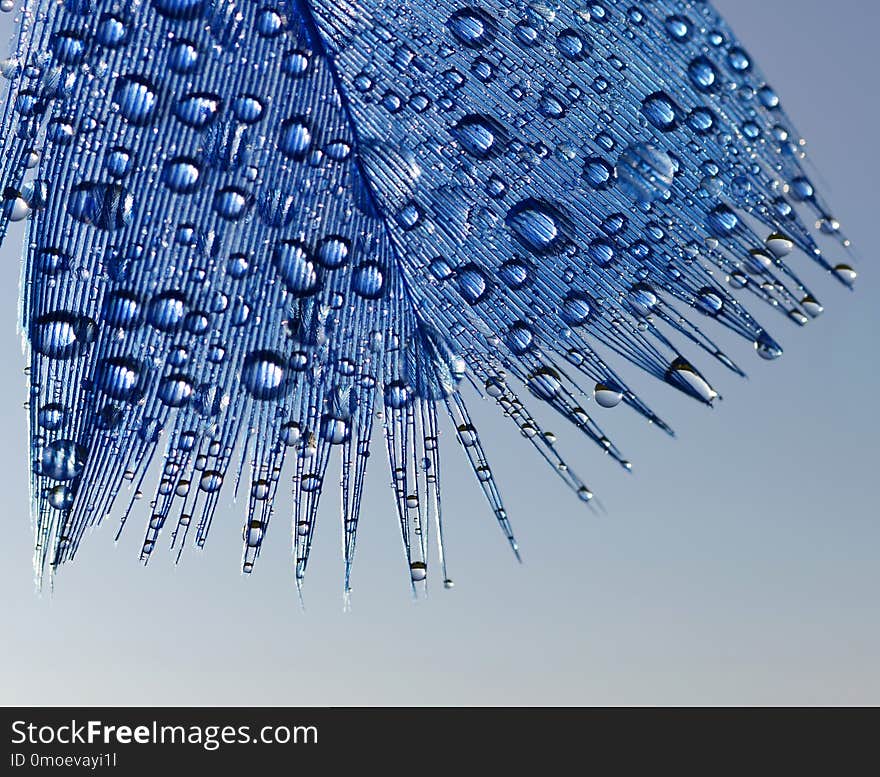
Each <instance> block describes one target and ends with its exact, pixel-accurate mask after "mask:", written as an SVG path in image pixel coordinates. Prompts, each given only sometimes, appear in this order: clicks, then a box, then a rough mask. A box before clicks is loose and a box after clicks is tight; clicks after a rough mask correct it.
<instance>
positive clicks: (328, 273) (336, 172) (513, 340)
mask: <svg viewBox="0 0 880 777" xmlns="http://www.w3.org/2000/svg"><path fill="white" fill-rule="evenodd" d="M29 11H30V12H29V13H28V14H26V15H22V17H21V19H20V34H19V36H18V37H17V40H16V44H15V50H14V52H13V54H12V56H11V57H10V58H9V59H7V60H6V61H4V62H3V63H2V72H3V74H4V75H5V76H6V77H7V79H8V80H9V84H10V87H9V91H8V96H7V99H6V103H5V107H4V113H3V119H2V128H3V155H2V180H3V187H4V189H3V197H4V203H3V211H2V219H0V230H2V232H0V234H2V235H5V232H6V229H7V225H8V222H9V221H10V220H18V219H24V218H26V219H27V238H26V257H25V267H24V283H23V291H22V294H23V306H22V321H21V325H22V330H23V332H24V333H25V335H26V338H27V342H28V343H29V357H28V358H29V359H30V381H31V395H30V403H29V413H30V427H31V444H32V449H31V455H32V459H33V468H32V480H31V489H32V494H33V509H34V514H35V526H36V555H35V564H36V568H37V571H38V573H40V574H42V572H43V570H44V569H45V568H47V567H49V568H53V569H54V568H55V567H57V566H58V565H59V564H62V563H63V562H65V561H68V560H70V559H71V558H73V556H74V555H75V553H76V550H77V548H78V546H79V544H80V541H81V539H82V537H83V534H84V532H85V530H86V529H87V528H88V527H89V526H91V525H93V524H95V523H97V522H99V521H101V520H102V519H103V518H105V517H106V516H108V515H109V514H110V513H111V511H112V509H113V508H114V506H115V505H116V504H117V503H118V501H119V497H120V491H121V490H123V488H127V490H129V491H133V492H134V494H135V496H136V495H137V494H139V493H140V491H141V489H142V488H149V489H155V493H154V496H153V498H152V499H151V502H150V503H151V517H150V520H149V524H148V526H147V528H146V531H145V534H144V542H143V548H142V559H143V560H144V561H146V560H147V559H149V557H150V555H151V553H152V552H153V549H154V547H155V545H156V543H157V542H158V541H159V539H160V536H161V535H162V534H163V530H164V533H166V534H170V537H171V544H172V546H173V547H174V548H176V549H177V552H178V555H179V553H180V551H181V549H182V548H183V546H184V544H185V542H186V541H187V540H188V539H194V541H195V544H197V545H199V546H202V545H204V543H205V541H206V539H207V536H208V533H209V529H210V526H211V520H212V516H213V515H214V512H215V509H216V506H217V502H218V499H219V498H220V494H221V493H228V492H230V491H233V492H234V493H236V494H239V493H246V494H247V496H246V499H247V503H248V506H247V510H246V516H245V521H244V526H243V537H244V551H243V562H242V563H243V570H244V571H245V572H251V570H252V569H253V567H254V564H255V562H256V560H257V558H258V557H259V555H260V549H261V547H262V543H263V540H264V537H265V535H266V532H267V529H268V526H269V523H270V520H271V519H272V517H273V500H274V497H275V494H276V490H277V488H278V486H279V483H282V482H286V480H287V479H288V478H290V480H291V482H292V486H293V491H294V497H295V498H294V505H295V507H294V515H293V525H294V549H293V553H294V563H295V571H296V579H297V584H298V585H299V584H301V581H302V579H303V577H304V574H305V571H306V566H307V563H308V558H309V549H310V545H311V541H312V537H313V533H314V529H315V520H316V516H317V507H318V500H319V497H320V495H321V493H322V491H323V490H324V478H325V472H326V468H327V464H328V461H329V459H330V456H331V454H334V449H338V451H339V454H338V455H341V458H342V484H341V488H342V521H343V532H344V560H345V585H346V589H347V588H348V586H349V583H350V574H351V564H352V560H353V558H354V553H355V540H356V534H357V524H358V516H359V512H360V505H361V498H362V493H363V483H364V472H365V469H366V463H367V459H368V456H369V453H370V446H371V442H372V439H373V437H374V435H373V422H374V419H375V418H376V417H377V416H378V417H380V418H381V419H382V427H383V432H384V440H385V445H386V448H387V452H388V458H389V462H390V467H391V473H392V480H393V488H394V493H395V497H396V501H397V510H398V517H399V520H400V528H401V532H402V536H403V540H404V545H405V548H406V564H407V565H408V568H409V574H410V577H411V580H412V584H413V586H422V585H423V584H424V582H423V581H425V580H426V578H427V572H428V558H429V550H430V548H429V545H432V544H435V545H436V546H437V548H438V549H439V561H440V565H441V574H442V579H443V580H444V581H445V583H446V584H447V585H451V581H450V580H449V578H448V575H447V572H446V569H445V555H444V549H443V543H442V519H441V510H440V505H441V489H440V457H439V451H438V437H439V435H440V427H441V418H440V416H442V415H444V414H445V415H448V416H449V417H450V418H451V419H452V423H453V424H454V427H455V429H456V433H457V437H458V440H459V442H460V443H461V446H462V448H463V450H464V452H465V454H466V455H467V457H468V460H469V462H470V464H471V467H472V469H473V471H474V473H475V475H476V477H477V478H478V480H479V483H480V485H481V487H482V489H483V491H484V493H485V495H486V498H487V500H488V501H489V504H490V507H491V510H492V511H493V512H494V514H495V517H496V519H497V521H498V523H499V525H500V526H501V529H502V531H503V532H504V534H505V536H506V537H507V539H508V541H509V542H510V544H511V546H512V547H513V549H514V551H516V541H515V539H514V535H513V531H512V528H511V525H510V521H509V519H508V514H507V511H506V509H505V507H504V505H503V502H502V499H501V495H500V492H499V489H498V487H497V485H496V483H495V480H494V478H493V475H492V471H491V469H490V466H489V464H488V461H487V458H486V454H485V452H484V450H483V446H482V442H481V440H480V437H479V435H478V433H477V430H476V429H475V427H474V425H473V422H472V420H471V418H470V416H469V413H468V409H467V406H466V403H465V394H466V393H468V392H470V393H477V394H482V395H485V396H488V397H490V398H492V399H493V400H494V401H495V402H497V404H498V405H499V406H500V408H501V410H502V411H503V412H504V414H505V416H506V417H508V418H509V419H510V420H511V422H513V423H515V424H516V425H517V427H518V428H519V429H520V431H521V432H522V434H523V436H524V438H525V439H526V440H527V441H528V442H529V443H530V444H531V445H532V446H533V447H534V448H535V450H536V453H537V454H538V455H539V456H541V457H542V458H543V459H544V460H546V462H547V463H548V464H549V465H550V466H551V467H552V468H553V470H554V471H555V472H557V473H558V475H559V476H560V478H561V479H562V480H563V481H564V482H565V483H566V485H568V486H569V487H570V488H571V489H572V490H573V491H574V492H575V493H576V494H577V495H578V496H579V497H580V499H581V500H583V501H584V502H587V503H589V502H590V500H591V498H592V491H591V490H590V488H589V487H588V486H587V485H586V483H585V482H584V481H583V480H582V479H581V477H580V476H579V475H577V474H576V472H575V471H574V469H573V468H572V467H571V466H569V464H568V462H566V461H564V460H563V459H562V457H561V456H560V454H559V453H558V451H557V449H556V447H555V445H554V440H553V437H552V435H550V434H549V433H547V432H545V430H544V429H542V427H541V425H540V424H539V422H538V421H537V420H536V419H535V416H534V415H533V414H532V411H531V410H530V409H529V407H530V406H531V407H534V406H536V405H539V404H545V405H549V406H550V407H552V408H553V409H554V410H556V411H557V412H558V413H559V414H560V415H562V416H563V417H564V418H565V419H566V420H567V421H569V422H570V425H571V426H572V427H574V428H575V429H576V430H578V431H580V432H581V433H582V434H583V435H585V436H586V437H587V438H589V439H590V440H591V441H593V442H594V443H595V444H596V445H597V446H598V448H599V449H600V451H601V452H602V453H603V454H605V455H608V456H610V457H612V458H613V459H615V460H617V461H618V462H619V463H620V464H621V465H622V466H624V467H626V468H629V462H628V461H627V460H626V459H625V458H624V456H623V454H622V452H621V451H620V450H619V449H618V447H617V446H616V445H615V444H614V443H613V442H611V440H610V439H609V437H608V436H607V435H606V434H605V432H604V431H603V429H602V428H601V426H600V424H599V419H602V420H603V421H604V415H605V414H606V413H607V412H608V409H609V408H612V407H614V406H616V405H619V404H623V405H628V406H629V407H631V408H632V409H633V410H635V411H636V412H637V413H640V414H641V415H642V416H644V417H645V418H646V419H647V420H648V421H650V422H651V423H653V424H654V425H656V426H658V427H659V428H661V429H663V430H665V431H667V432H671V429H670V428H669V426H668V425H667V424H666V423H665V422H664V421H663V420H662V419H661V418H660V416H659V415H657V414H656V413H655V411H654V410H652V409H651V408H650V407H649V406H648V404H647V403H646V402H645V400H644V399H643V398H642V396H641V394H640V393H637V392H636V390H635V389H634V388H631V387H630V386H629V385H628V384H627V383H626V382H625V381H624V380H623V378H622V377H621V376H620V374H619V373H618V371H617V370H616V368H615V367H614V366H613V365H614V364H615V363H620V362H621V361H625V362H630V363H632V364H635V365H637V366H638V367H640V368H641V369H642V370H643V371H644V372H645V373H649V374H650V375H653V376H654V377H655V378H657V379H659V380H660V381H661V382H664V383H666V384H669V385H671V386H673V387H675V388H677V389H679V390H681V391H683V392H684V393H686V394H688V395H689V396H691V397H693V398H695V399H696V400H698V401H701V402H704V403H707V404H711V403H712V402H713V401H714V400H715V399H716V398H717V396H718V394H717V391H716V390H715V389H714V388H713V387H712V386H711V385H710V383H709V382H708V381H707V379H706V378H705V377H704V376H703V375H702V373H701V372H700V370H699V369H698V367H697V366H696V362H697V360H698V358H700V357H702V358H709V359H714V360H716V361H718V362H720V363H721V364H722V365H724V367H726V368H728V369H729V370H731V371H733V372H734V373H737V374H744V371H743V369H742V368H741V367H739V366H738V365H737V364H736V363H735V362H734V361H733V359H732V357H731V356H729V355H727V354H726V353H723V352H722V351H721V350H720V348H719V346H718V345H716V343H715V342H714V341H713V340H712V338H711V336H710V333H709V332H708V331H704V328H703V322H706V321H708V320H710V319H711V320H714V321H713V322H709V326H707V329H712V328H713V327H714V326H715V324H720V325H721V326H723V327H727V328H728V329H730V330H732V331H733V332H735V333H736V334H738V335H740V336H741V337H742V338H744V339H745V340H746V341H747V342H748V343H749V344H752V345H753V346H754V348H755V350H756V351H757V353H758V355H759V356H761V357H763V358H765V359H774V358H776V357H777V356H779V355H780V354H781V352H782V349H781V348H780V346H779V345H778V344H777V342H776V340H775V339H774V337H773V336H772V335H771V334H770V333H769V331H768V329H767V328H765V325H764V323H759V321H758V318H757V314H753V313H752V312H750V310H751V308H752V307H753V305H752V303H758V302H765V303H768V305H769V307H770V311H769V312H768V313H766V314H765V315H767V317H771V316H772V317H776V318H778V313H782V314H783V316H784V317H786V318H788V319H789V320H791V321H793V322H795V323H796V324H799V325H803V324H806V323H807V322H808V321H809V320H810V319H811V318H813V317H815V316H817V315H819V314H820V313H821V312H822V306H821V304H820V303H819V302H818V298H817V297H816V296H814V294H813V292H812V291H811V290H809V289H807V288H806V287H805V285H804V283H803V282H802V281H801V280H800V279H799V278H798V276H797V274H796V272H795V270H794V269H793V267H792V266H791V264H789V261H788V259H787V258H786V257H787V256H788V255H789V254H792V256H793V257H794V258H795V259H797V260H798V261H801V255H803V256H806V257H807V258H808V259H809V260H811V261H813V262H816V263H818V265H819V266H820V267H822V268H823V269H825V270H826V271H827V272H828V273H829V274H831V275H832V276H834V277H836V279H837V280H839V281H841V282H842V283H844V284H846V285H852V283H853V281H854V280H855V272H854V270H853V269H852V268H851V267H850V266H849V265H843V264H836V265H835V264H833V263H831V262H828V261H827V260H826V259H825V257H824V255H823V253H822V251H821V250H820V248H819V246H818V244H817V241H816V239H815V237H814V234H813V232H812V231H811V230H810V228H808V227H807V226H806V224H807V223H809V222H810V221H814V222H816V224H817V228H818V229H819V231H821V232H824V233H826V235H830V236H831V237H832V238H834V239H836V240H837V241H839V243H840V244H841V245H843V246H844V247H848V241H847V240H846V238H845V237H844V236H843V235H842V233H841V231H840V227H839V224H838V222H837V221H836V219H835V218H834V217H833V216H832V215H831V211H830V210H829V208H828V206H827V205H826V204H825V202H824V200H823V199H822V197H821V196H820V194H819V192H818V191H817V190H816V188H815V187H814V186H813V184H812V183H811V182H810V179H809V173H808V171H807V169H806V163H805V161H804V157H803V153H802V150H801V147H800V142H799V135H798V134H797V133H796V131H795V130H794V128H793V126H792V124H791V122H790V120H789V119H788V117H787V116H786V114H785V113H784V111H783V109H782V107H781V105H780V102H779V98H778V96H777V95H776V93H775V92H774V90H773V89H772V87H771V86H769V85H768V84H767V82H766V81H765V79H764V76H763V75H762V73H761V72H760V70H759V69H758V67H757V65H756V64H755V62H754V61H753V60H752V58H751V56H750V55H749V54H748V53H747V51H746V50H745V49H744V48H743V46H742V45H741V44H740V43H739V41H738V40H737V39H736V37H735V36H734V35H733V33H732V31H731V30H730V29H729V27H728V26H727V25H726V24H725V22H724V20H723V19H722V18H720V17H719V16H718V14H717V13H716V12H715V10H714V9H713V8H712V7H711V6H710V5H709V4H708V3H706V2H701V1H698V0H654V1H653V2H642V3H639V4H636V5H633V4H632V2H630V0H627V2H618V1H617V0H603V1H602V2H593V3H581V2H578V3H575V2H573V0H561V2H554V1H553V0H551V1H550V2H542V1H541V0H538V1H537V2H532V3H522V2H515V3H508V2H503V3H502V2H498V0H479V3H475V4H472V5H468V4H465V3H463V2H458V1H456V2H450V0H435V2H431V3H426V2H418V1H417V2H412V0H409V1H408V2H404V0H388V2H385V3H379V2H377V1H376V0H363V1H362V2H355V1H354V0H352V1H351V2H348V1H347V0H346V1H342V2H340V0H290V2H278V3H276V4H274V5H273V4H262V3H258V2H246V1H245V0H140V1H138V0H115V1H114V0H65V2H63V3H58V2H56V1H55V0H37V2H35V3H33V7H32V8H30V9H29ZM746 303H748V307H747V306H746ZM762 318H763V316H762ZM468 386H470V389H468V388H467V387H468ZM592 408H595V410H593V409H592ZM377 411H379V412H378V413H377ZM157 458H158V460H159V464H160V470H161V474H160V475H159V476H158V484H156V485H155V486H154V485H153V484H152V483H151V482H149V481H150V480H151V476H150V475H149V472H150V465H151V463H153V462H154V460H156V459H157ZM133 504H134V499H133V498H132V499H130V501H129V506H128V507H127V509H125V510H124V511H123V515H122V521H121V525H120V531H121V529H122V526H124V525H125V523H126V520H127V519H128V517H129V515H130V514H131V511H132V505H133Z"/></svg>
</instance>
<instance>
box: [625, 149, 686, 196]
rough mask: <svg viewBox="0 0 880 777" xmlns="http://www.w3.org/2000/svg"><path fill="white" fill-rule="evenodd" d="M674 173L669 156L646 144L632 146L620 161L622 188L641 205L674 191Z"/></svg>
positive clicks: (673, 166)
mask: <svg viewBox="0 0 880 777" xmlns="http://www.w3.org/2000/svg"><path fill="white" fill-rule="evenodd" d="M675 170H676V165H675V162H673V161H672V157H670V156H669V154H667V153H666V152H665V151H662V150H661V149H658V148H655V147H654V146H651V145H648V144H647V143H640V144H637V145H635V146H630V147H629V148H627V149H625V150H624V151H623V152H622V153H621V155H620V157H619V158H618V160H617V178H618V180H619V182H620V188H622V189H623V191H624V192H626V194H627V195H628V196H629V197H630V198H631V199H633V200H635V201H636V202H639V203H648V202H656V201H657V200H659V199H661V198H662V197H664V196H665V195H666V194H667V193H668V192H669V190H670V189H671V188H672V182H673V178H674V176H675Z"/></svg>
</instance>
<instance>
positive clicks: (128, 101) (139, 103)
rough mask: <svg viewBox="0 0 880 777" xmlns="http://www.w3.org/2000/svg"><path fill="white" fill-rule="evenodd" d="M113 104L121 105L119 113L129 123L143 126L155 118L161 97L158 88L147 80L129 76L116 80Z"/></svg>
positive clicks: (137, 76) (132, 75)
mask: <svg viewBox="0 0 880 777" xmlns="http://www.w3.org/2000/svg"><path fill="white" fill-rule="evenodd" d="M113 102H115V103H117V104H118V105H119V113H121V114H122V116H124V117H125V118H126V119H128V121H129V122H131V123H132V124H134V125H137V126H142V125H144V124H148V123H149V122H150V120H151V119H152V118H153V114H154V113H155V112H156V106H157V104H158V102H159V97H158V94H157V92H156V87H155V86H153V84H152V83H150V82H149V81H148V80H147V79H146V78H143V77H142V76H139V75H134V74H129V75H124V76H120V77H119V78H117V79H116V89H115V90H114V92H113Z"/></svg>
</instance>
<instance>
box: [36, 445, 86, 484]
mask: <svg viewBox="0 0 880 777" xmlns="http://www.w3.org/2000/svg"><path fill="white" fill-rule="evenodd" d="M87 456H88V450H87V449H86V448H85V447H83V446H82V445H78V444H77V443H76V442H74V441H73V440H55V441H54V442H51V443H49V444H48V445H47V446H46V447H45V448H43V450H42V452H41V453H40V464H39V474H41V475H44V476H45V477H47V478H51V479H52V480H73V478H75V477H77V476H79V475H80V474H81V473H82V471H83V469H84V468H85V466H86V457H87Z"/></svg>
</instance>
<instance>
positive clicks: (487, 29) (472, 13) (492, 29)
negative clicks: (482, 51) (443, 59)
mask: <svg viewBox="0 0 880 777" xmlns="http://www.w3.org/2000/svg"><path fill="white" fill-rule="evenodd" d="M447 25H448V26H449V29H450V30H451V32H452V34H453V35H454V36H455V38H456V39H457V40H458V41H459V43H462V44H464V45H465V46H467V47H468V48H472V49H479V48H483V47H484V46H488V45H489V44H490V43H491V42H492V41H493V40H494V39H495V35H496V31H497V24H496V23H495V20H494V19H493V18H492V17H491V16H489V14H487V13H486V12H485V11H482V10H480V9H479V8H462V9H460V10H458V11H456V12H455V13H454V14H452V16H450V17H449V21H448V22H447Z"/></svg>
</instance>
